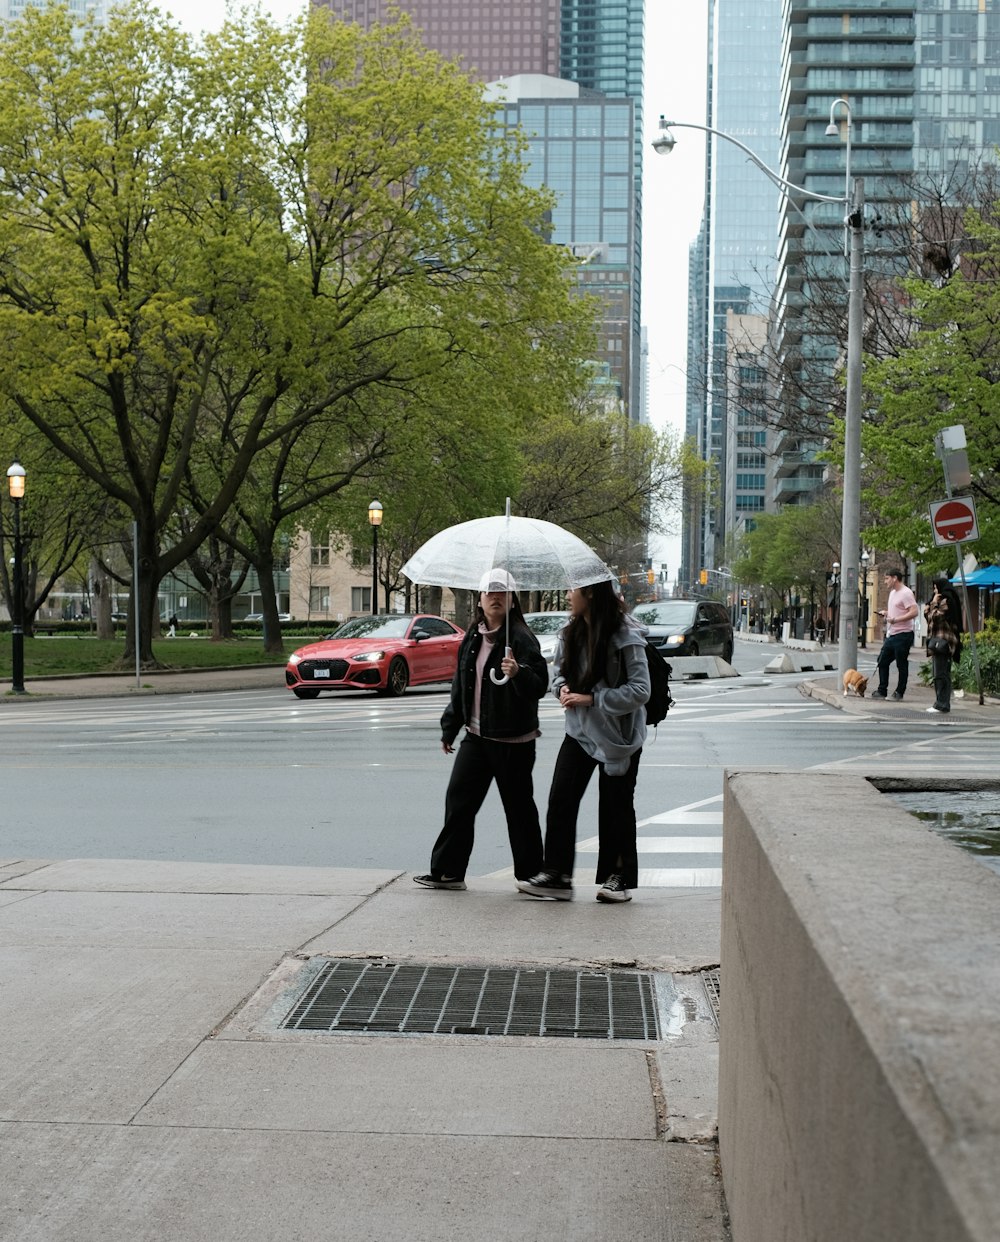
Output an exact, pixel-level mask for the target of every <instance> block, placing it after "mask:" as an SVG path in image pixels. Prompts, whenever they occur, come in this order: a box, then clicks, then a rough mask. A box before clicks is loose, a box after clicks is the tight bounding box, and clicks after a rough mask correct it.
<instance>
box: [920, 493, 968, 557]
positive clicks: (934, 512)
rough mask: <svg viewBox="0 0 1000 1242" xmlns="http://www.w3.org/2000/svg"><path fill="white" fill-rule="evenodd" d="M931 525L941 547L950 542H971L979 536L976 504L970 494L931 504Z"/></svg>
mask: <svg viewBox="0 0 1000 1242" xmlns="http://www.w3.org/2000/svg"><path fill="white" fill-rule="evenodd" d="M931 526H932V527H933V529H934V542H935V543H936V544H937V546H938V547H939V548H943V547H945V546H946V545H947V544H949V543H969V542H971V541H972V540H973V539H978V538H979V524H978V523H977V522H976V506H975V504H974V503H973V501H972V499H971V497H969V496H953V497H952V498H951V500H938V501H935V502H934V504H932V505H931Z"/></svg>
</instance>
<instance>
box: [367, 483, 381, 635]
mask: <svg viewBox="0 0 1000 1242" xmlns="http://www.w3.org/2000/svg"><path fill="white" fill-rule="evenodd" d="M368 521H369V522H370V523H371V528H372V616H373V617H377V616H378V528H379V527H380V526H381V525H382V506H381V505H380V504H379V502H378V501H377V500H373V501H372V502H371V504H370V505H369V506H368Z"/></svg>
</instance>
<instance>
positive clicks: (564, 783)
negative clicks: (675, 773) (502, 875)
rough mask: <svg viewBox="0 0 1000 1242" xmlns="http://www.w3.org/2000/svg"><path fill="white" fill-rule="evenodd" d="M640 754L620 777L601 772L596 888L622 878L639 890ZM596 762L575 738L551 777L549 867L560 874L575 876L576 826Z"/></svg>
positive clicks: (547, 837) (567, 744)
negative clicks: (637, 812) (637, 807)
mask: <svg viewBox="0 0 1000 1242" xmlns="http://www.w3.org/2000/svg"><path fill="white" fill-rule="evenodd" d="M641 754H642V751H641V750H637V751H636V752H635V754H634V755H633V756H632V759H631V762H630V763H629V767H628V771H627V772H625V773H624V774H623V775H622V776H608V775H607V773H606V772H605V771H604V769H603V768H601V773H600V776H599V777H598V787H597V798H598V803H597V832H598V847H597V848H598V853H597V883H598V884H603V883H604V881H605V880H606V879H607V878H608V876H609V875H621V876H624V878H625V884H626V886H627V887H628V888H637V887H638V885H639V856H638V853H637V851H636V842H635V780H636V776H637V775H638V773H639V756H640V755H641ZM596 767H600V765H599V764H598V762H597V760H596V759H592V758H591V757H590V755H588V754H587V752H586V751H585V750H584V749H583V747H582V746H581V745H580V743H579V742H577V741H575V740H574V739H573V738H571V737H565V738H563V744H562V746H561V747H560V748H559V754H558V756H557V757H556V767H555V771H554V772H553V773H552V788H551V790H550V791H549V810H548V815H547V817H546V821H545V866H546V868H547V869H549V870H551V871H558V872H559V874H560V875H572V874H573V859H574V858H575V856H576V821H577V816H578V815H579V813H580V803H581V802H582V801H583V795H584V794H585V793H586V790H587V785H588V784H589V783H590V778H591V776H592V775H593V772H594V768H596Z"/></svg>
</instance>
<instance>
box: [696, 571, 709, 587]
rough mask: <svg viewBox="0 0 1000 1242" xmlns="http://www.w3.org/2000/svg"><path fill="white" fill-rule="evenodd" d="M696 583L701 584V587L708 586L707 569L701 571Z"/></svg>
mask: <svg viewBox="0 0 1000 1242" xmlns="http://www.w3.org/2000/svg"><path fill="white" fill-rule="evenodd" d="M698 581H699V582H700V583H701V585H702V586H708V570H707V569H703V570H702V571H701V573H700V574H699V575H698Z"/></svg>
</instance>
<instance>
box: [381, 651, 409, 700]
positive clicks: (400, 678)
mask: <svg viewBox="0 0 1000 1242" xmlns="http://www.w3.org/2000/svg"><path fill="white" fill-rule="evenodd" d="M409 684H410V672H409V669H408V668H407V667H406V661H405V660H402V659H400V657H399V656H396V658H395V659H394V660H393V662H392V663H391V664H390V665H389V675H388V676H387V677H386V679H385V693H386V694H391V695H392V697H393V698H394V699H398V698H399V696H400V695H401V694H405V693H406V687H407V686H408V685H409Z"/></svg>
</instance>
